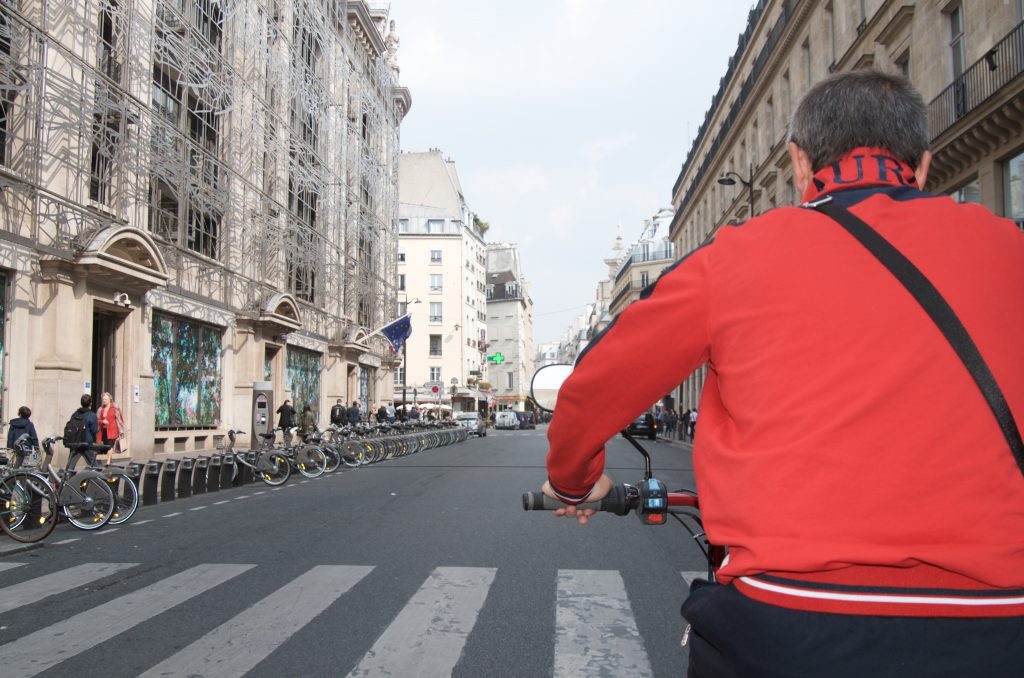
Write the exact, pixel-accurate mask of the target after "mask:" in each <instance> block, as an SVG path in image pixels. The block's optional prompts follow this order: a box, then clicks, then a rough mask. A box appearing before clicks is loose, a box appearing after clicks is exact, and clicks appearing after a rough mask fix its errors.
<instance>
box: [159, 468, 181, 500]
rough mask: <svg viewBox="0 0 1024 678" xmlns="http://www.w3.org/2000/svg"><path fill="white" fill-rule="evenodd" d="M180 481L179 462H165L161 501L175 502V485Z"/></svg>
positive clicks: (161, 478) (161, 477)
mask: <svg viewBox="0 0 1024 678" xmlns="http://www.w3.org/2000/svg"><path fill="white" fill-rule="evenodd" d="M177 479H178V460H177V459H168V460H167V461H165V462H164V472H163V475H161V476H160V501H174V483H175V482H176V481H177Z"/></svg>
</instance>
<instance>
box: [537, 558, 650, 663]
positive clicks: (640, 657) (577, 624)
mask: <svg viewBox="0 0 1024 678" xmlns="http://www.w3.org/2000/svg"><path fill="white" fill-rule="evenodd" d="M555 620H556V628H555V678H570V677H574V676H651V675H652V672H651V664H650V661H649V660H648V658H647V651H646V650H645V649H644V643H643V640H642V639H641V638H640V633H639V631H637V628H636V621H635V620H634V619H633V610H632V609H631V608H630V605H629V598H628V597H627V596H626V586H625V584H624V583H623V581H622V577H621V576H620V575H619V573H618V572H615V571H610V570H559V571H558V600H557V603H556V608H555Z"/></svg>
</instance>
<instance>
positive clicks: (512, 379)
mask: <svg viewBox="0 0 1024 678" xmlns="http://www.w3.org/2000/svg"><path fill="white" fill-rule="evenodd" d="M505 376H506V377H508V388H509V389H513V388H515V380H516V375H515V372H508V373H506V375H505Z"/></svg>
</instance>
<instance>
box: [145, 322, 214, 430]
mask: <svg viewBox="0 0 1024 678" xmlns="http://www.w3.org/2000/svg"><path fill="white" fill-rule="evenodd" d="M151 357H152V368H153V388H154V390H155V392H156V403H155V414H156V427H157V428H158V429H169V428H210V427H214V426H218V425H219V424H220V405H221V383H220V381H221V378H220V371H221V330H220V329H219V328H217V327H213V326H212V325H205V324H203V323H198V322H195V321H193V320H186V319H185V318H179V317H177V316H171V315H164V314H163V313H154V314H153V336H152V352H151Z"/></svg>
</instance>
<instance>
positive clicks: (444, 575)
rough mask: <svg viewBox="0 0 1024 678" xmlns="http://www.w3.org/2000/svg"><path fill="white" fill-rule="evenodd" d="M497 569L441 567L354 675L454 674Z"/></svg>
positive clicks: (403, 609) (379, 640)
mask: <svg viewBox="0 0 1024 678" xmlns="http://www.w3.org/2000/svg"><path fill="white" fill-rule="evenodd" d="M495 573H496V570H495V568H490V567H439V568H437V569H435V570H434V571H433V572H431V574H430V576H429V577H428V578H427V581H426V582H424V584H423V586H421V587H420V590H419V591H417V592H416V594H415V595H414V596H413V597H412V598H411V599H410V600H409V602H408V604H406V606H405V607H404V608H402V611H401V612H399V613H398V616H397V617H395V620H394V621H393V622H392V623H391V625H390V626H388V628H387V629H385V631H384V633H383V634H382V635H381V637H380V638H379V639H378V640H377V642H376V643H374V645H373V647H372V648H371V649H370V651H369V652H367V653H366V656H364V657H363V659H362V661H360V662H359V665H358V666H357V667H356V668H355V669H353V670H352V673H350V674H349V676H350V677H354V676H403V677H412V676H447V675H451V672H452V669H453V668H454V667H455V663H456V662H457V661H458V660H459V657H460V656H461V655H462V648H463V646H464V645H465V643H466V638H467V637H468V636H469V633H470V631H472V630H473V625H474V624H475V623H476V619H477V615H479V613H480V608H481V607H483V604H484V599H485V598H487V592H488V590H489V589H490V588H491V584H492V583H493V582H494V575H495Z"/></svg>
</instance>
